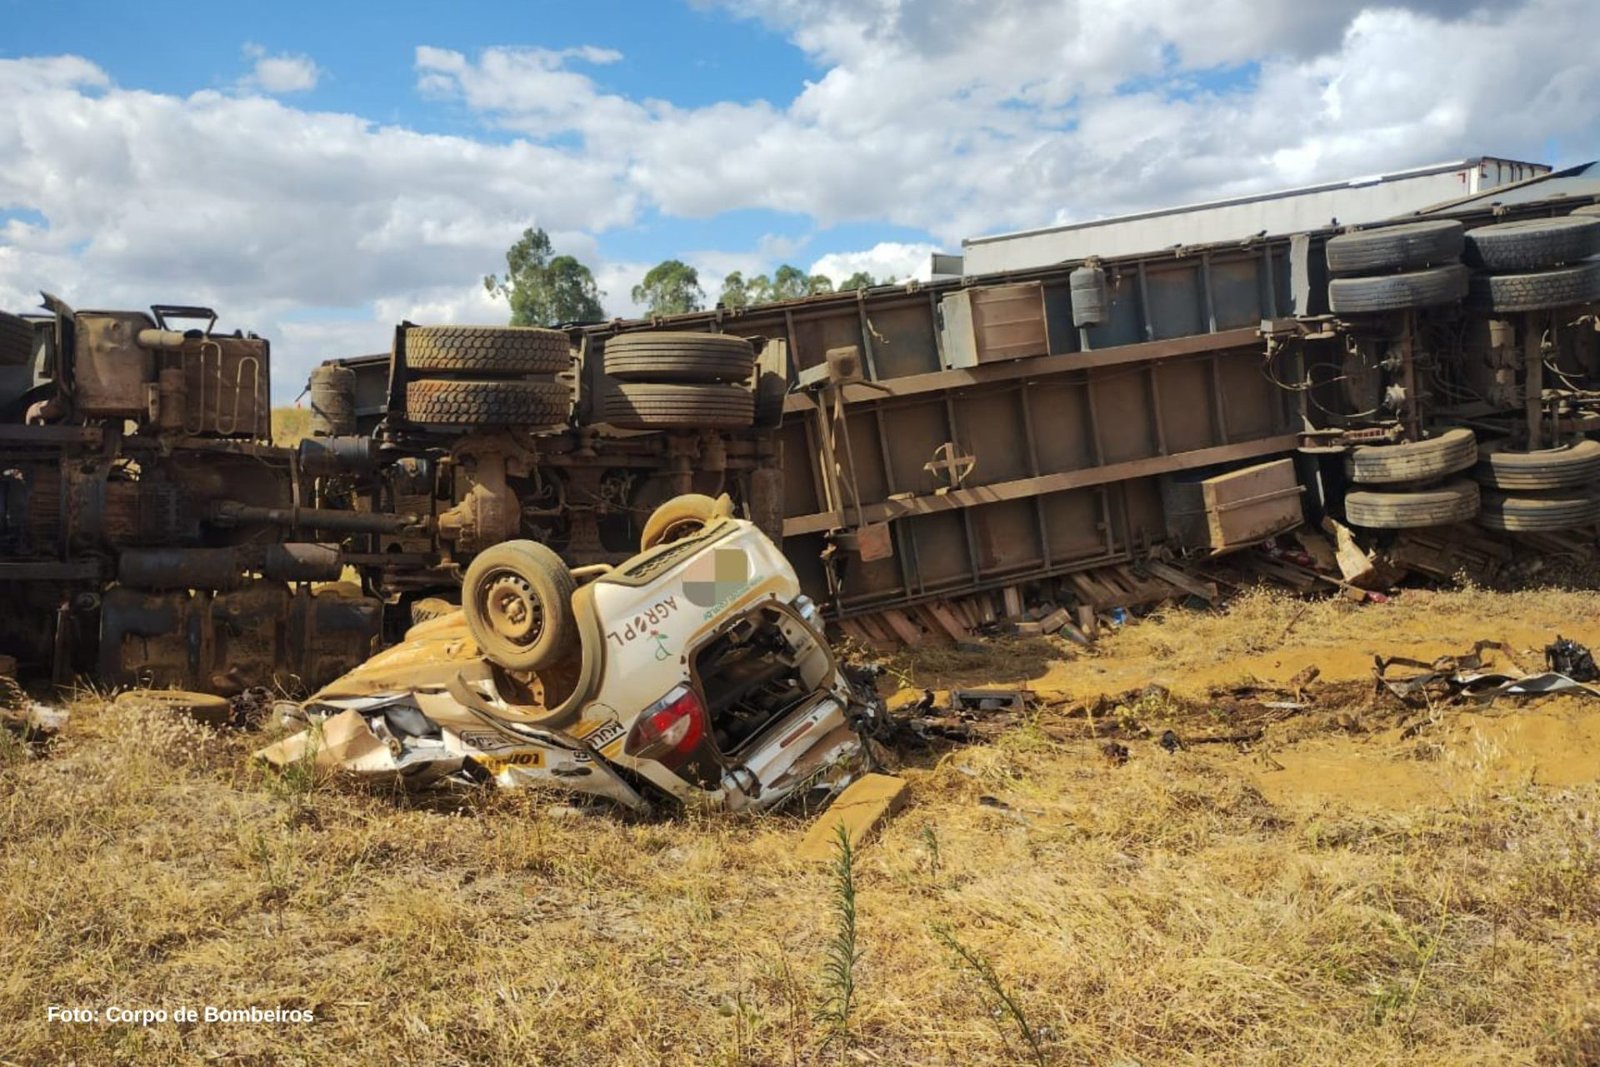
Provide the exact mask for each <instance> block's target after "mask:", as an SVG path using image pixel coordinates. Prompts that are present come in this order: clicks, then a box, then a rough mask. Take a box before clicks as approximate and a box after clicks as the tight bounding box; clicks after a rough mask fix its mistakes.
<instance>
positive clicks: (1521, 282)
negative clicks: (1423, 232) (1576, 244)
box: [1467, 219, 1600, 311]
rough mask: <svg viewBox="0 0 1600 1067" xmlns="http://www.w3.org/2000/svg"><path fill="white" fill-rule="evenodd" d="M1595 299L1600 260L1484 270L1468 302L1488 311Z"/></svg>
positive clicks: (1599, 282)
mask: <svg viewBox="0 0 1600 1067" xmlns="http://www.w3.org/2000/svg"><path fill="white" fill-rule="evenodd" d="M1596 221H1597V222H1600V219H1597V220H1596ZM1594 300H1600V261H1590V262H1588V263H1579V264H1576V265H1574V266H1571V267H1560V268H1557V269H1556V270H1546V271H1539V272H1537V273H1533V274H1480V275H1478V276H1477V277H1475V278H1473V279H1472V291H1471V294H1470V295H1469V296H1468V298H1467V303H1468V304H1469V305H1471V306H1472V307H1475V308H1478V309H1480V310H1484V311H1541V310H1543V309H1545V308H1559V307H1570V306H1572V305H1574V304H1587V303H1589V302H1591V301H1594Z"/></svg>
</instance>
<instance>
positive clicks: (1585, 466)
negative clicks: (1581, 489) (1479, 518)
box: [1472, 438, 1600, 491]
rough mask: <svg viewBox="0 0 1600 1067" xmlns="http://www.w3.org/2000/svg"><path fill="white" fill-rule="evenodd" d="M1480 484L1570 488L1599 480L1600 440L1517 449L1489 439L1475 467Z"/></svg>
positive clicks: (1497, 486) (1513, 487)
mask: <svg viewBox="0 0 1600 1067" xmlns="http://www.w3.org/2000/svg"><path fill="white" fill-rule="evenodd" d="M1472 476H1473V478H1475V479H1477V481H1478V484H1480V485H1485V486H1488V487H1489V488H1491V489H1506V490H1533V491H1539V490H1543V489H1570V488H1572V487H1574V486H1580V485H1591V484H1597V483H1600V441H1591V440H1588V439H1587V438H1585V439H1584V440H1581V441H1578V442H1576V443H1574V444H1570V445H1563V446H1562V447H1560V448H1545V449H1540V450H1538V451H1535V452H1517V451H1513V450H1512V449H1511V448H1510V447H1509V443H1508V442H1506V441H1503V440H1501V441H1490V442H1489V443H1487V444H1485V445H1481V446H1480V447H1479V448H1478V465H1477V466H1476V467H1475V468H1473V471H1472Z"/></svg>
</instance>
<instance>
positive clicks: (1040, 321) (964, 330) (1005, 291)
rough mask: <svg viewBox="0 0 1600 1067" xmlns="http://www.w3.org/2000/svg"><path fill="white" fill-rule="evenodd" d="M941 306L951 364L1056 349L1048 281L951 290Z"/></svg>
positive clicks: (972, 363)
mask: <svg viewBox="0 0 1600 1067" xmlns="http://www.w3.org/2000/svg"><path fill="white" fill-rule="evenodd" d="M939 310H940V314H941V317H942V318H943V320H944V330H943V335H944V346H945V361H946V363H947V364H948V365H949V366H951V367H969V366H973V365H976V364H980V363H995V362H999V361H1002V360H1007V359H1020V358H1023V357H1026V356H1044V355H1048V354H1049V353H1050V352H1051V345H1050V333H1049V329H1048V328H1047V320H1046V313H1045V300H1044V284H1043V283H1042V282H1018V283H1015V284H1012V285H995V286H983V287H975V288H971V289H960V290H957V291H956V292H953V293H950V294H948V295H947V296H946V297H945V298H944V300H943V301H942V302H941V303H940V305H939Z"/></svg>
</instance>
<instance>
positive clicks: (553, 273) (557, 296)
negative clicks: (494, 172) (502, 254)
mask: <svg viewBox="0 0 1600 1067" xmlns="http://www.w3.org/2000/svg"><path fill="white" fill-rule="evenodd" d="M552 251H554V249H553V248H552V247H551V245H550V235H549V234H547V233H545V232H544V231H543V230H542V229H534V228H532V227H529V228H528V229H526V230H523V231H522V236H521V237H520V238H518V240H517V242H516V243H515V244H513V245H512V246H511V247H510V248H508V249H506V273H505V276H504V277H496V276H495V275H493V274H489V275H486V276H485V277H484V279H483V287H484V288H485V289H487V290H488V291H489V292H490V293H493V294H494V295H495V296H499V297H504V298H505V300H506V302H507V303H509V304H510V305H511V325H513V326H555V325H558V324H560V323H563V322H594V321H597V320H599V319H603V318H605V317H606V312H605V308H604V307H602V306H601V304H600V297H601V296H602V295H603V294H601V292H600V291H599V290H598V289H597V288H595V284H594V275H593V274H592V273H590V271H589V268H588V267H586V266H584V265H583V264H582V263H580V262H578V260H577V259H575V258H573V257H572V256H552V255H551V252H552Z"/></svg>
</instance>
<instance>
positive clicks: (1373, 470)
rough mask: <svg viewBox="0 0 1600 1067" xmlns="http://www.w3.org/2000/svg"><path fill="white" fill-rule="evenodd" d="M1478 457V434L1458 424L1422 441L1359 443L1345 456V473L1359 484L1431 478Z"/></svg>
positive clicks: (1425, 480) (1472, 462)
mask: <svg viewBox="0 0 1600 1067" xmlns="http://www.w3.org/2000/svg"><path fill="white" fill-rule="evenodd" d="M1477 461H1478V440H1477V438H1475V437H1474V436H1473V435H1472V431H1471V430H1467V429H1460V428H1457V429H1453V430H1446V431H1444V432H1443V433H1441V434H1439V435H1438V436H1436V437H1430V438H1428V439H1427V440H1425V441H1406V442H1403V443H1401V444H1395V445H1360V446H1358V447H1356V448H1354V449H1351V451H1350V454H1349V455H1348V456H1346V457H1345V474H1346V475H1347V476H1348V477H1349V479H1350V480H1351V481H1352V482H1356V483H1358V484H1360V485H1400V484H1403V483H1407V482H1428V481H1434V480H1436V479H1439V478H1443V477H1444V476H1445V475H1447V474H1454V473H1456V472H1457V471H1464V470H1466V469H1467V468H1468V467H1471V466H1472V465H1473V464H1474V463H1476V462H1477Z"/></svg>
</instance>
